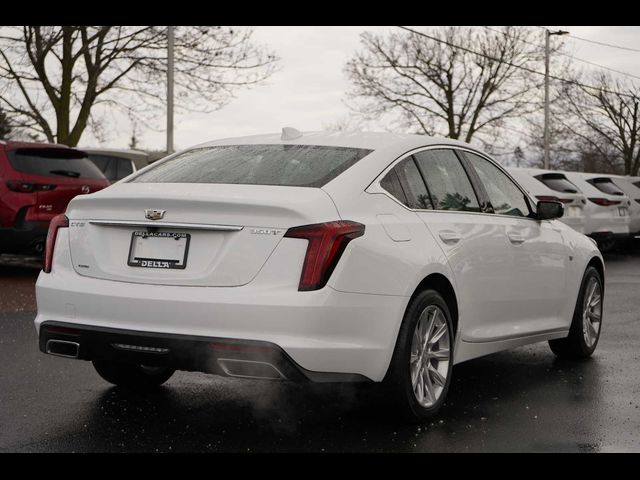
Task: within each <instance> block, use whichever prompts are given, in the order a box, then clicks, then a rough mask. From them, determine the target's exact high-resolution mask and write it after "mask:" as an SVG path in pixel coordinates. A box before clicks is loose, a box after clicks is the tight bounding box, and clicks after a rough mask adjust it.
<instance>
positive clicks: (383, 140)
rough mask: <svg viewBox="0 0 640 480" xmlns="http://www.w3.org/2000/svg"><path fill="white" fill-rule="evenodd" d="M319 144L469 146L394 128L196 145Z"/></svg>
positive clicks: (373, 147) (268, 136) (252, 137)
mask: <svg viewBox="0 0 640 480" xmlns="http://www.w3.org/2000/svg"><path fill="white" fill-rule="evenodd" d="M260 144H267V145H319V146H332V147H350V148H363V149H368V150H378V149H381V148H389V147H396V148H398V149H400V150H402V149H405V150H410V149H412V148H418V147H422V146H428V145H452V146H459V147H469V145H468V144H466V143H464V142H460V141H457V140H451V139H449V138H440V137H431V136H427V135H417V134H404V133H391V132H304V133H302V134H301V136H299V137H297V138H294V139H291V140H283V139H282V134H281V133H270V134H266V135H250V136H245V137H233V138H223V139H220V140H215V141H212V142H206V143H202V144H200V145H196V146H195V147H193V148H200V147H208V146H218V145H260Z"/></svg>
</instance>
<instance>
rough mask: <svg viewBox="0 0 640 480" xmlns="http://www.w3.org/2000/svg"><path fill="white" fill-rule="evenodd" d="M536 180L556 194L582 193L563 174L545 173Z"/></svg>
mask: <svg viewBox="0 0 640 480" xmlns="http://www.w3.org/2000/svg"><path fill="white" fill-rule="evenodd" d="M535 178H536V179H538V180H540V181H541V182H542V183H544V184H545V185H546V186H547V187H549V188H550V189H551V190H555V191H556V192H563V193H580V189H579V188H578V187H576V186H575V185H574V184H573V183H571V182H570V181H569V180H568V179H567V177H565V176H564V175H563V174H561V173H544V174H542V175H536V176H535Z"/></svg>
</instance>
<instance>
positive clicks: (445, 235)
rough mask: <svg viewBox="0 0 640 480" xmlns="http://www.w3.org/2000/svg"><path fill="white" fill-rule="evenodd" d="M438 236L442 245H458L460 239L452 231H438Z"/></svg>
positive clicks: (458, 235) (456, 233)
mask: <svg viewBox="0 0 640 480" xmlns="http://www.w3.org/2000/svg"><path fill="white" fill-rule="evenodd" d="M438 236H439V237H440V240H442V241H443V242H444V243H447V244H451V245H453V244H456V243H458V242H459V241H460V239H461V238H462V236H461V235H460V234H459V233H458V232H454V231H453V230H440V231H439V232H438Z"/></svg>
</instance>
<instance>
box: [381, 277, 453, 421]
mask: <svg viewBox="0 0 640 480" xmlns="http://www.w3.org/2000/svg"><path fill="white" fill-rule="evenodd" d="M452 360H453V324H452V320H451V314H450V312H449V308H448V307H447V304H446V302H445V301H444V299H443V298H442V296H441V295H440V294H439V293H438V292H436V291H435V290H425V291H423V292H420V293H419V294H418V295H416V297H415V298H414V299H413V300H412V302H411V304H410V305H409V307H408V308H407V312H406V314H405V318H404V320H403V322H402V326H401V327H400V332H399V334H398V340H397V343H396V350H395V352H394V356H393V359H392V360H391V365H390V366H389V371H388V372H387V375H386V377H385V380H384V383H385V384H386V386H387V388H389V389H390V391H391V393H392V396H393V398H394V399H395V400H396V403H397V404H398V406H399V407H400V411H401V413H402V414H403V416H404V417H405V418H407V419H408V420H410V421H415V422H419V421H423V420H426V419H427V418H430V417H432V416H433V415H435V414H436V413H437V412H438V411H439V410H440V408H441V407H442V404H443V403H444V400H445V397H446V395H447V391H448V390H449V384H450V383H451V369H452V364H453V361H452Z"/></svg>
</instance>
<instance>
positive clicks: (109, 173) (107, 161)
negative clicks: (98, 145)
mask: <svg viewBox="0 0 640 480" xmlns="http://www.w3.org/2000/svg"><path fill="white" fill-rule="evenodd" d="M89 160H91V161H92V162H93V163H94V164H95V166H96V167H98V168H99V169H100V170H101V171H102V173H104V176H105V177H107V178H108V179H109V180H111V181H114V180H118V163H117V162H118V160H119V158H117V157H112V156H110V155H99V154H95V153H90V154H89Z"/></svg>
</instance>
